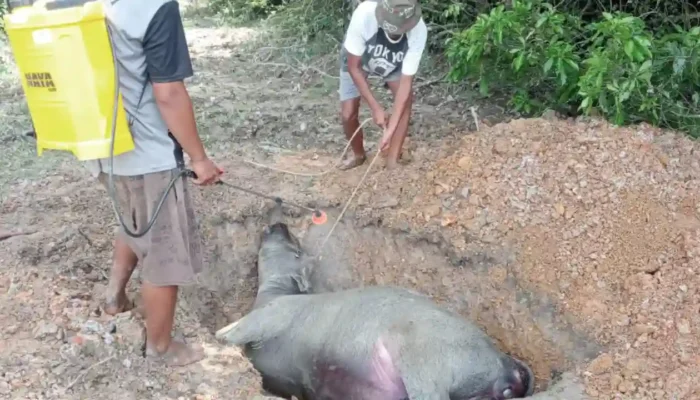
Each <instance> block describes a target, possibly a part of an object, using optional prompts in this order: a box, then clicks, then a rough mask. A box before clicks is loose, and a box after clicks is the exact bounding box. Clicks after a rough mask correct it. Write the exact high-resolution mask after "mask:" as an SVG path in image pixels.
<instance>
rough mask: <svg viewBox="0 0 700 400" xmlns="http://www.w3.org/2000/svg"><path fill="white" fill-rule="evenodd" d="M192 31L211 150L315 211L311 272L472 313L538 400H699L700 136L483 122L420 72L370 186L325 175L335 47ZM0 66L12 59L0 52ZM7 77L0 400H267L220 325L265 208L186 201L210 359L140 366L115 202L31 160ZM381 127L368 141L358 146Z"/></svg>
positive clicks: (68, 171)
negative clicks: (331, 270)
mask: <svg viewBox="0 0 700 400" xmlns="http://www.w3.org/2000/svg"><path fill="white" fill-rule="evenodd" d="M187 34H188V40H189V41H190V44H191V49H192V55H193V58H194V61H195V67H196V69H197V76H196V77H195V78H193V79H192V80H191V81H190V82H188V87H189V88H190V89H191V93H192V97H193V99H194V101H195V105H196V108H197V116H198V121H199V125H200V129H201V131H202V135H203V137H204V140H205V142H206V145H207V147H208V148H209V149H211V153H212V156H213V158H215V159H216V160H217V161H218V162H220V163H221V165H222V166H223V167H224V169H225V170H226V175H225V177H226V179H227V180H228V181H230V182H232V183H238V184H241V185H245V186H247V187H251V188H254V189H256V190H258V191H262V192H267V193H271V194H277V195H280V196H283V197H285V198H288V199H290V200H293V201H296V202H300V203H305V204H308V205H316V206H319V207H323V208H324V209H326V210H327V211H328V213H329V217H330V218H329V223H328V224H326V225H324V226H321V227H313V226H311V227H310V226H309V225H310V223H309V219H308V216H306V215H300V214H299V213H296V212H291V215H290V223H292V225H293V227H294V229H295V232H296V233H298V234H299V235H300V236H301V237H302V238H303V239H304V241H305V243H306V244H307V245H308V248H309V251H320V255H321V264H320V265H324V263H325V265H335V266H336V267H335V268H339V267H338V266H341V267H342V268H339V269H338V271H339V272H338V273H337V274H336V275H334V278H337V279H339V280H342V281H343V283H344V284H345V285H347V286H354V285H360V284H396V285H400V286H404V287H408V288H412V289H417V290H419V291H421V292H423V293H426V294H428V295H431V296H433V297H434V298H435V299H436V301H438V302H440V303H442V304H444V305H445V306H446V307H449V308H451V309H453V310H456V311H458V312H461V313H462V314H463V315H465V316H468V317H471V318H473V319H474V320H476V321H477V322H478V323H479V324H480V325H481V326H482V327H483V328H484V329H485V330H486V331H487V332H488V333H489V334H490V335H491V336H493V337H494V338H495V339H496V340H497V342H498V343H499V345H500V346H501V347H502V348H504V350H506V351H508V352H511V353H513V354H514V355H516V356H517V357H519V358H521V359H524V360H526V361H527V362H528V363H530V364H531V365H532V366H533V369H534V370H535V372H536V374H537V377H538V388H539V389H545V388H547V387H549V386H551V387H554V389H556V390H552V391H550V392H549V397H548V398H550V399H556V398H561V399H575V398H578V397H575V396H576V393H575V392H576V386H575V385H574V384H572V383H570V382H569V380H568V379H569V378H570V379H572V380H575V379H578V380H580V381H581V382H582V383H583V384H584V385H585V392H586V393H587V395H586V396H587V397H589V398H598V399H617V398H619V399H694V398H700V393H699V392H698V391H697V389H696V385H694V383H695V382H696V381H697V379H698V376H697V375H698V371H700V358H698V351H699V350H700V339H699V338H700V336H698V335H697V332H698V330H699V329H700V315H698V313H699V312H700V293H698V287H700V285H699V283H700V282H699V280H700V278H699V277H698V271H700V270H699V267H700V266H699V265H698V260H699V258H698V257H700V253H699V252H698V241H700V220H699V219H698V218H699V215H698V213H700V203H699V202H698V201H699V198H698V195H699V194H700V190H699V189H698V187H699V186H698V179H699V178H700V163H699V162H698V158H697V154H696V153H695V151H696V150H697V144H695V143H694V142H692V141H690V140H689V139H686V138H684V137H682V136H681V135H678V134H675V133H671V132H664V131H660V130H657V129H654V128H651V127H648V126H636V127H629V128H615V127H612V126H610V125H608V124H606V123H603V122H599V121H585V120H579V121H572V120H560V119H557V118H556V117H554V116H548V118H546V119H532V120H513V121H511V122H509V123H503V124H495V125H494V124H493V122H494V121H496V120H498V119H500V118H501V117H502V116H500V115H499V109H498V107H493V106H491V107H489V106H488V105H486V104H477V103H476V102H475V101H474V100H473V99H470V98H465V97H460V96H457V95H455V94H454V92H452V91H451V90H450V88H448V87H445V86H442V85H437V84H432V82H431V81H430V80H429V79H427V80H425V81H421V82H420V83H419V84H418V85H419V86H420V87H419V89H418V90H417V92H418V93H417V94H418V104H416V106H415V107H414V111H415V120H414V123H413V125H412V127H411V132H412V139H411V141H410V143H409V146H408V148H409V152H408V153H407V154H406V157H405V159H406V160H405V162H404V165H403V166H402V168H401V169H399V170H396V171H391V172H389V171H386V170H384V169H383V167H382V165H381V160H380V161H378V162H377V163H375V164H373V165H372V170H371V171H369V173H368V174H367V178H366V179H365V180H364V181H363V180H362V177H363V175H364V174H365V172H366V169H367V168H368V167H369V163H367V165H365V166H363V167H361V168H358V169H357V170H353V171H348V172H343V173H340V172H338V171H334V170H332V166H333V164H334V162H335V160H336V159H337V158H338V156H339V155H340V151H341V150H342V148H343V146H344V144H345V143H344V140H343V136H342V133H341V130H340V126H339V118H338V111H337V108H338V107H337V102H336V99H337V94H336V92H335V90H336V85H337V80H336V79H335V78H334V77H333V74H334V72H335V70H336V69H337V68H336V65H335V61H336V59H337V57H336V56H335V55H334V54H330V55H328V56H323V57H319V56H318V55H316V56H314V57H305V56H306V55H305V54H304V53H293V52H290V51H288V50H289V49H281V47H283V46H281V45H273V44H270V43H265V44H261V42H260V40H259V39H260V35H261V31H260V30H258V29H252V28H250V29H243V28H239V29H232V28H222V27H217V26H214V25H212V24H209V25H204V24H203V23H198V24H190V26H189V27H188V32H187ZM284 47H287V46H284ZM290 54H291V55H290ZM0 58H2V63H0V65H8V63H7V62H6V60H9V57H8V52H7V48H6V47H5V48H4V49H3V50H2V51H0ZM3 72H4V74H5V75H4V76H2V78H1V79H0V89H1V90H0V99H1V101H0V143H2V144H3V146H4V148H6V149H7V150H6V151H7V154H6V157H4V158H3V160H1V161H0V166H2V167H3V168H2V169H1V171H0V196H1V198H0V200H1V202H0V397H1V398H11V399H87V398H95V397H97V396H99V397H100V398H104V399H129V398H134V399H143V398H153V399H231V398H234V399H238V398H241V399H254V398H256V396H259V397H258V398H263V396H264V395H263V394H261V393H260V390H259V378H258V377H257V375H256V374H255V372H254V370H253V369H252V368H251V367H250V365H249V363H247V362H246V361H245V359H244V358H243V357H242V356H241V355H240V353H239V352H238V351H237V350H235V349H231V348H225V347H222V346H221V345H219V344H217V343H216V341H215V340H214V339H213V337H212V332H213V331H214V330H215V329H217V328H219V327H221V326H223V325H225V324H227V323H229V322H230V321H232V320H233V319H235V318H238V317H240V316H241V315H243V314H244V313H245V312H246V311H247V310H248V307H249V306H250V304H251V300H252V297H253V295H254V290H255V269H254V262H255V252H256V246H257V242H258V232H259V231H260V228H261V226H262V225H261V215H262V212H263V211H264V210H265V207H266V206H267V202H265V201H263V200H260V199H257V198H252V197H250V196H249V195H244V194H241V193H236V192H232V191H230V190H224V189H223V188H219V187H217V188H211V189H204V190H199V189H195V190H194V192H195V197H196V201H197V203H198V205H199V210H200V212H199V215H200V219H201V223H202V228H203V232H204V235H205V239H206V246H207V265H208V266H209V268H208V270H207V271H206V272H205V273H204V274H203V275H202V277H201V282H200V284H199V285H197V286H196V287H193V288H186V289H184V290H183V291H182V296H181V302H180V304H179V308H178V316H177V318H178V321H177V325H178V333H177V334H178V335H182V336H184V337H186V338H187V339H188V340H190V341H200V342H202V343H205V345H206V348H207V354H208V358H207V360H206V361H205V362H203V363H200V364H197V365H194V366H191V367H188V368H185V369H182V370H168V369H159V368H155V367H154V366H151V365H148V364H147V363H146V362H145V361H144V359H143V358H142V357H141V353H142V348H141V346H142V338H141V335H142V322H141V321H140V319H139V318H138V316H136V315H131V314H130V313H126V314H123V315H119V316H117V317H115V318H111V317H107V316H105V315H103V314H102V313H101V310H100V301H101V296H102V293H103V290H104V286H105V284H106V276H107V274H108V268H109V262H110V251H111V240H112V234H113V232H114V227H115V223H114V216H113V214H112V213H111V209H110V205H109V202H108V199H107V196H106V192H105V191H104V189H102V188H101V187H100V186H99V185H97V184H96V183H95V182H93V181H91V180H90V179H89V178H88V177H87V174H86V172H85V171H84V170H82V169H81V168H80V166H79V165H77V164H76V163H75V162H73V161H72V160H71V159H70V158H69V157H67V156H63V155H54V154H48V155H46V156H43V157H41V158H37V157H36V156H35V154H34V151H35V150H34V147H33V143H32V142H31V140H29V139H27V138H25V137H23V136H22V133H23V132H24V131H25V130H27V129H28V120H27V114H26V107H25V106H24V105H23V103H22V101H23V99H22V93H21V89H20V88H19V85H18V82H17V80H16V76H14V75H13V70H12V69H9V68H8V69H6V70H4V71H3V70H2V69H1V67H0V74H1V73H3ZM471 106H479V108H478V109H476V110H475V112H474V113H472V112H471V111H470V107H471ZM475 115H476V120H477V121H479V124H478V127H479V130H478V131H477V130H476V128H477V124H475ZM366 117H368V115H367V112H366V110H363V115H362V118H366ZM377 135H378V133H377V132H376V130H375V129H373V128H371V129H368V131H367V136H369V137H372V138H373V139H370V143H372V142H373V141H374V140H376V138H377V137H378V136H377ZM246 161H255V162H257V163H261V164H266V165H272V166H275V167H276V168H282V169H285V170H293V171H297V172H304V173H321V172H324V171H329V170H330V172H328V173H325V174H323V175H320V176H316V177H308V176H299V175H290V174H281V173H278V172H275V171H272V170H269V169H265V168H260V167H257V166H255V165H252V164H250V163H248V162H246ZM358 184H359V185H360V188H359V190H358V192H357V195H356V197H355V198H354V199H353V201H352V203H351V205H350V206H349V208H348V212H347V214H346V215H345V216H344V218H343V222H342V223H340V224H339V225H338V228H337V229H336V230H335V231H334V232H333V235H332V236H331V238H330V239H329V241H328V243H327V244H326V246H325V247H323V248H322V249H321V250H319V249H318V245H319V244H320V242H321V240H322V239H323V238H324V237H325V235H326V234H327V232H328V229H329V228H330V226H331V225H332V223H333V221H334V217H336V216H337V215H338V213H339V211H340V209H341V208H342V207H343V206H344V205H345V203H346V202H347V201H348V198H349V196H350V194H351V192H352V191H353V189H354V188H355V187H356V186H357V185H358ZM10 234H12V235H15V234H19V235H16V236H12V237H9V238H5V237H6V236H10ZM3 239H4V240H3ZM135 280H136V282H134V284H132V286H131V288H132V292H133V293H134V295H135V296H137V294H136V291H137V288H138V284H137V282H138V276H137V277H135ZM137 297H138V296H137ZM567 371H568V372H567ZM562 376H563V377H565V378H566V379H567V380H565V381H564V382H560V383H559V384H557V382H559V380H560V378H561V377H562ZM567 390H568V392H567Z"/></svg>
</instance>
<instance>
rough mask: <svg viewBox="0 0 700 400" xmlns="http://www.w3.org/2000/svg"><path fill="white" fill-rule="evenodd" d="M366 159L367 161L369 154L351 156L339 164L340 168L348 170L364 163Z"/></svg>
mask: <svg viewBox="0 0 700 400" xmlns="http://www.w3.org/2000/svg"><path fill="white" fill-rule="evenodd" d="M365 161H367V156H366V155H363V156H361V157H357V156H350V157H348V158H346V159H345V160H344V161H343V162H342V163H341V164H340V165H339V166H338V168H339V169H340V170H342V171H346V170H349V169H352V168H355V167H359V166H360V165H362V164H364V163H365Z"/></svg>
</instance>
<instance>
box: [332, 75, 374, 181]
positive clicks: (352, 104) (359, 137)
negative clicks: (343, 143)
mask: <svg viewBox="0 0 700 400" xmlns="http://www.w3.org/2000/svg"><path fill="white" fill-rule="evenodd" d="M339 93H340V118H341V119H342V121H343V131H345V138H346V139H348V140H350V138H353V135H355V136H354V138H353V139H352V142H351V143H350V147H352V153H353V154H352V155H350V156H348V157H347V158H346V159H345V160H343V162H342V164H341V165H340V169H343V170H346V169H350V168H355V167H357V166H359V165H362V164H363V163H364V162H365V161H366V160H367V155H366V154H365V146H364V132H362V129H360V119H359V117H360V100H361V97H360V92H359V90H357V87H356V86H355V83H354V82H353V81H352V77H351V76H350V74H349V73H347V72H345V71H340V90H339ZM358 129H359V130H358ZM356 132H357V134H355V133H356Z"/></svg>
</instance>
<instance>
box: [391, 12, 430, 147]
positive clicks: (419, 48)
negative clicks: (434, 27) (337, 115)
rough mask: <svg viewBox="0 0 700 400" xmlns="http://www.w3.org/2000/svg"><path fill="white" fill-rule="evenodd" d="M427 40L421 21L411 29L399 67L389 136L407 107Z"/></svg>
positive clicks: (424, 27) (426, 33)
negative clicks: (399, 71)
mask: <svg viewBox="0 0 700 400" xmlns="http://www.w3.org/2000/svg"><path fill="white" fill-rule="evenodd" d="M427 39H428V28H427V26H426V25H425V22H423V20H422V19H421V20H420V21H419V22H418V24H417V25H416V26H415V28H413V30H412V31H411V33H410V37H409V38H408V51H407V52H406V56H405V57H404V60H403V64H402V66H401V78H400V79H399V90H398V91H397V92H396V97H395V98H394V107H393V109H392V111H391V117H390V118H389V124H388V125H387V129H386V130H387V133H389V136H390V135H393V134H394V131H395V130H396V127H397V125H398V124H399V121H400V120H401V116H402V115H403V113H404V112H406V106H407V105H408V99H409V98H410V96H411V91H412V90H413V77H414V76H415V75H416V73H417V72H418V66H419V65H420V61H421V58H422V57H423V50H424V49H425V43H426V41H427Z"/></svg>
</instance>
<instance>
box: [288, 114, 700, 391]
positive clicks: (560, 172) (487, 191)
mask: <svg viewBox="0 0 700 400" xmlns="http://www.w3.org/2000/svg"><path fill="white" fill-rule="evenodd" d="M437 146H440V147H439V148H438V147H436V148H427V147H422V146H419V148H418V149H417V150H416V151H414V152H413V161H412V162H411V163H409V164H408V165H406V166H404V167H403V168H402V169H400V170H398V171H392V172H386V171H382V172H378V173H370V175H369V176H370V177H369V178H368V180H367V181H366V182H365V185H364V186H363V187H362V188H361V189H360V190H359V192H358V196H357V199H356V203H357V206H355V205H353V206H352V207H351V209H353V208H354V209H355V211H354V212H353V213H351V215H350V217H348V218H352V215H354V216H356V217H357V218H358V220H360V221H362V220H364V221H369V222H371V223H373V224H375V225H381V226H384V227H387V228H394V229H398V230H401V231H404V232H422V235H423V236H424V237H430V235H432V236H434V237H435V239H434V240H435V242H436V243H438V242H439V243H442V247H443V248H444V249H446V250H447V252H448V254H449V255H450V259H451V261H452V263H453V265H455V266H458V267H460V268H461V269H463V270H465V271H467V272H466V273H468V271H469V270H470V268H472V266H473V265H474V263H475V262H476V261H478V260H477V259H476V258H475V254H476V255H478V254H482V255H484V254H486V255H489V254H494V250H493V249H499V248H500V249H509V250H510V251H512V259H510V260H507V259H504V260H501V261H499V262H494V263H493V264H494V265H495V267H494V268H492V269H491V270H490V272H489V274H490V275H487V276H491V277H492V278H493V279H492V280H491V281H490V282H488V284H490V285H492V286H493V288H494V290H498V288H499V285H502V284H504V282H506V281H508V280H509V279H510V280H515V281H516V282H517V286H518V287H519V288H521V289H522V290H525V291H527V292H529V293H534V294H536V296H537V297H538V298H546V299H547V302H548V303H547V307H548V309H549V310H550V311H551V309H553V310H555V314H557V315H560V316H566V319H567V321H569V323H570V324H571V325H573V326H574V328H575V329H576V330H577V331H579V332H580V334H581V335H582V337H586V338H588V339H585V340H588V341H591V342H593V343H594V344H596V345H597V346H598V348H599V349H601V351H600V352H599V353H598V354H596V353H591V352H590V351H589V352H588V353H585V352H583V353H581V354H575V355H572V354H564V358H567V356H568V358H569V359H570V360H572V361H573V364H574V365H576V366H578V367H580V369H579V372H580V373H581V375H582V376H583V377H584V378H585V382H586V385H587V392H588V394H589V395H591V397H594V398H601V399H610V398H635V399H636V398H639V399H642V398H644V399H647V398H648V399H671V398H684V399H689V398H699V397H696V396H700V389H699V388H698V386H697V384H696V382H697V381H698V378H699V376H698V375H700V356H698V354H700V335H698V331H699V330H700V315H699V311H700V293H699V288H700V275H699V273H700V265H699V262H700V255H699V253H700V247H698V244H699V243H700V219H698V218H699V213H700V203H699V200H700V198H699V196H700V185H699V180H700V161H699V158H698V145H697V144H696V143H694V142H693V141H691V140H690V139H688V138H686V137H683V136H681V135H677V134H673V133H668V132H663V131H660V130H657V129H654V128H651V127H649V126H645V125H642V126H636V127H629V128H616V127H613V126H610V125H608V124H606V123H603V122H597V121H593V122H589V123H583V122H574V121H572V120H569V121H564V120H556V121H547V120H543V119H532V120H515V121H512V122H510V123H507V124H500V125H497V126H494V127H492V128H487V129H485V130H483V131H482V132H479V133H477V134H468V135H466V136H464V137H463V138H462V139H461V140H458V141H456V142H454V143H447V144H440V145H437ZM433 160H435V161H433ZM284 161H285V160H281V163H282V164H285V162H284ZM287 166H288V165H287ZM365 168H366V167H362V168H358V169H357V170H356V171H349V172H347V173H342V174H341V173H339V174H332V175H330V176H328V177H326V178H324V179H322V180H320V181H319V182H318V184H317V188H318V189H319V190H320V191H321V192H322V193H324V195H325V197H326V198H327V199H328V200H329V204H335V205H340V204H342V203H343V202H344V201H346V200H347V197H348V195H349V193H350V192H351V190H352V187H353V186H352V185H355V184H357V183H358V182H359V179H360V177H361V176H362V174H363V173H364V170H365ZM377 170H379V169H377ZM489 249H490V250H489ZM406 251H407V252H408V249H406ZM506 258H507V257H506ZM402 261H405V260H402ZM397 263H399V264H401V263H400V262H399V261H397ZM359 268H360V269H361V268H362V267H361V266H360V267H359ZM387 269H388V270H391V271H393V272H391V274H393V275H392V276H389V277H388V278H385V279H384V281H388V282H402V280H401V278H400V277H401V276H402V274H404V275H405V274H409V275H413V276H414V278H412V279H413V280H411V279H409V280H406V282H409V283H410V282H414V285H412V286H414V287H416V288H419V289H423V290H424V291H426V292H429V293H431V294H432V295H434V296H436V297H438V298H439V297H440V295H441V294H445V293H446V289H445V287H447V286H449V282H442V286H441V282H440V279H441V278H440V277H438V278H437V279H435V277H434V276H432V275H430V274H424V275H423V276H420V274H419V275H416V271H402V270H401V267H400V265H399V267H398V268H396V266H394V267H393V269H392V268H387ZM423 272H425V271H423ZM416 276H417V282H416V278H415V277H416ZM373 279H376V278H373ZM444 279H452V278H443V280H444ZM371 281H372V280H371V279H369V278H367V279H365V282H371ZM427 281H430V282H433V281H434V282H435V284H434V285H432V284H430V283H425V282H427ZM464 285H466V286H464V287H463V289H464V290H468V289H469V287H470V286H479V285H483V283H482V282H469V281H467V282H464ZM515 301H519V300H517V299H515ZM491 306H494V307H498V301H497V299H496V298H494V299H492V304H491ZM498 312H500V311H497V313H498ZM504 312H507V311H504ZM467 313H470V314H474V313H473V312H471V311H467ZM535 314H537V311H536V312H535ZM476 317H477V319H478V317H479V315H478V313H477V314H476ZM516 320H517V318H516ZM484 325H485V327H486V329H487V331H489V333H494V332H496V333H497V334H496V335H495V336H496V337H498V339H499V340H500V341H501V342H504V344H505V347H506V348H508V349H509V350H511V351H513V352H514V353H516V354H520V355H523V356H524V358H526V359H527V360H528V361H529V362H531V363H533V365H535V366H536V367H537V366H540V365H542V364H543V363H544V364H546V363H548V362H550V363H551V362H552V361H553V360H557V359H558V357H559V356H557V355H556V354H554V353H556V352H550V351H549V350H546V349H547V346H546V342H547V341H550V342H551V341H555V339H554V338H555V337H556V332H554V333H553V332H540V333H539V334H537V333H533V334H532V335H529V336H522V335H521V337H520V339H521V341H520V342H519V343H518V342H513V341H511V342H508V335H504V334H503V332H501V334H500V335H499V334H498V331H499V330H501V331H503V330H506V331H507V330H509V329H510V330H513V331H517V330H532V331H536V330H537V329H540V328H538V326H536V325H533V326H522V325H514V326H512V327H510V328H509V327H508V326H507V324H505V323H504V322H503V321H490V322H489V321H486V323H484ZM540 330H541V329H540ZM528 338H530V339H528ZM522 340H531V341H534V340H540V341H544V342H543V343H544V344H545V345H542V344H543V343H540V345H539V346H538V348H539V354H536V353H534V352H532V351H530V352H528V351H519V349H520V350H522V349H523V348H527V347H528V346H529V343H527V342H523V341H522ZM553 347H557V346H553ZM558 347H559V348H562V346H558ZM576 348H577V347H576V346H574V347H570V348H569V349H574V350H575V349H576ZM578 348H580V346H579V347H578ZM566 351H567V350H564V352H566ZM554 364H557V365H562V364H561V363H554ZM536 371H537V369H536ZM539 371H540V374H538V375H540V378H541V372H542V369H541V368H540V369H539ZM551 372H553V373H556V372H557V371H551Z"/></svg>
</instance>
